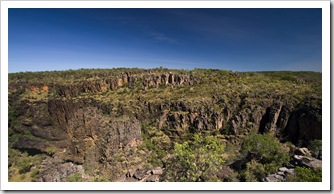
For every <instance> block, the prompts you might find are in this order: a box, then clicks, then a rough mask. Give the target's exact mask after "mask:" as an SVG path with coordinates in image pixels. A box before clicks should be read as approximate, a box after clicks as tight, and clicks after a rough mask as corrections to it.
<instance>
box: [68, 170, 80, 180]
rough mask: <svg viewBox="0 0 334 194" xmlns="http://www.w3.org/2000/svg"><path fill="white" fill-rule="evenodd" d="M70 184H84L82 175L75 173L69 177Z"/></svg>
mask: <svg viewBox="0 0 334 194" xmlns="http://www.w3.org/2000/svg"><path fill="white" fill-rule="evenodd" d="M67 181H68V182H83V178H82V175H81V174H80V173H78V172H77V173H74V174H72V175H70V176H68V177H67Z"/></svg>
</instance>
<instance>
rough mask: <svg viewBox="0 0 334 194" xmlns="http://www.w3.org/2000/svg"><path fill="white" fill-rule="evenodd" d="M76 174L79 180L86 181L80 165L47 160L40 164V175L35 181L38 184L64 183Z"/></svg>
mask: <svg viewBox="0 0 334 194" xmlns="http://www.w3.org/2000/svg"><path fill="white" fill-rule="evenodd" d="M75 174H78V176H79V177H80V179H82V180H88V178H89V177H88V175H86V174H85V172H84V168H83V167H82V165H76V164H73V163H71V162H67V163H61V160H59V159H55V158H50V157H49V158H47V159H45V160H44V161H43V163H42V164H41V173H40V175H39V178H38V179H37V181H39V182H66V181H69V177H70V176H71V175H72V176H73V175H75Z"/></svg>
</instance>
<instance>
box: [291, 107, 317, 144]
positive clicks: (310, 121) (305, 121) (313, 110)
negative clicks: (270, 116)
mask: <svg viewBox="0 0 334 194" xmlns="http://www.w3.org/2000/svg"><path fill="white" fill-rule="evenodd" d="M285 134H286V136H287V139H289V140H290V141H291V142H293V143H303V144H304V145H305V144H307V143H308V142H309V141H311V140H314V139H322V118H321V108H317V107H310V106H307V105H303V106H302V107H300V108H298V109H297V110H295V111H294V112H293V113H291V116H290V118H289V121H288V124H287V127H286V128H285Z"/></svg>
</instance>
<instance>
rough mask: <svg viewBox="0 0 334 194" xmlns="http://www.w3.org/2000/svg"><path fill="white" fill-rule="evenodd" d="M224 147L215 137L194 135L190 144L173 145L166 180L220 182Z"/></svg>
mask: <svg viewBox="0 0 334 194" xmlns="http://www.w3.org/2000/svg"><path fill="white" fill-rule="evenodd" d="M223 153H224V146H223V144H222V143H221V142H220V141H219V139H218V138H217V137H214V136H206V137H204V136H201V135H198V134H195V135H194V141H193V142H191V143H188V142H183V143H175V146H174V156H173V157H172V158H171V160H169V163H168V164H167V167H166V169H167V179H171V180H173V181H221V180H220V179H219V177H218V176H217V172H218V171H219V170H221V169H222V166H223V162H224V160H223Z"/></svg>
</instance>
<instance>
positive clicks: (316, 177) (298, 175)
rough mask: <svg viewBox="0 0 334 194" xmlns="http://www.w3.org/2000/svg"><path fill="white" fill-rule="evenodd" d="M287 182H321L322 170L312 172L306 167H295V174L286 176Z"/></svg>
mask: <svg viewBox="0 0 334 194" xmlns="http://www.w3.org/2000/svg"><path fill="white" fill-rule="evenodd" d="M288 180H289V182H321V181H322V169H321V168H317V169H315V170H312V169H310V168H306V167H296V168H295V174H293V175H289V176H288Z"/></svg>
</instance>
